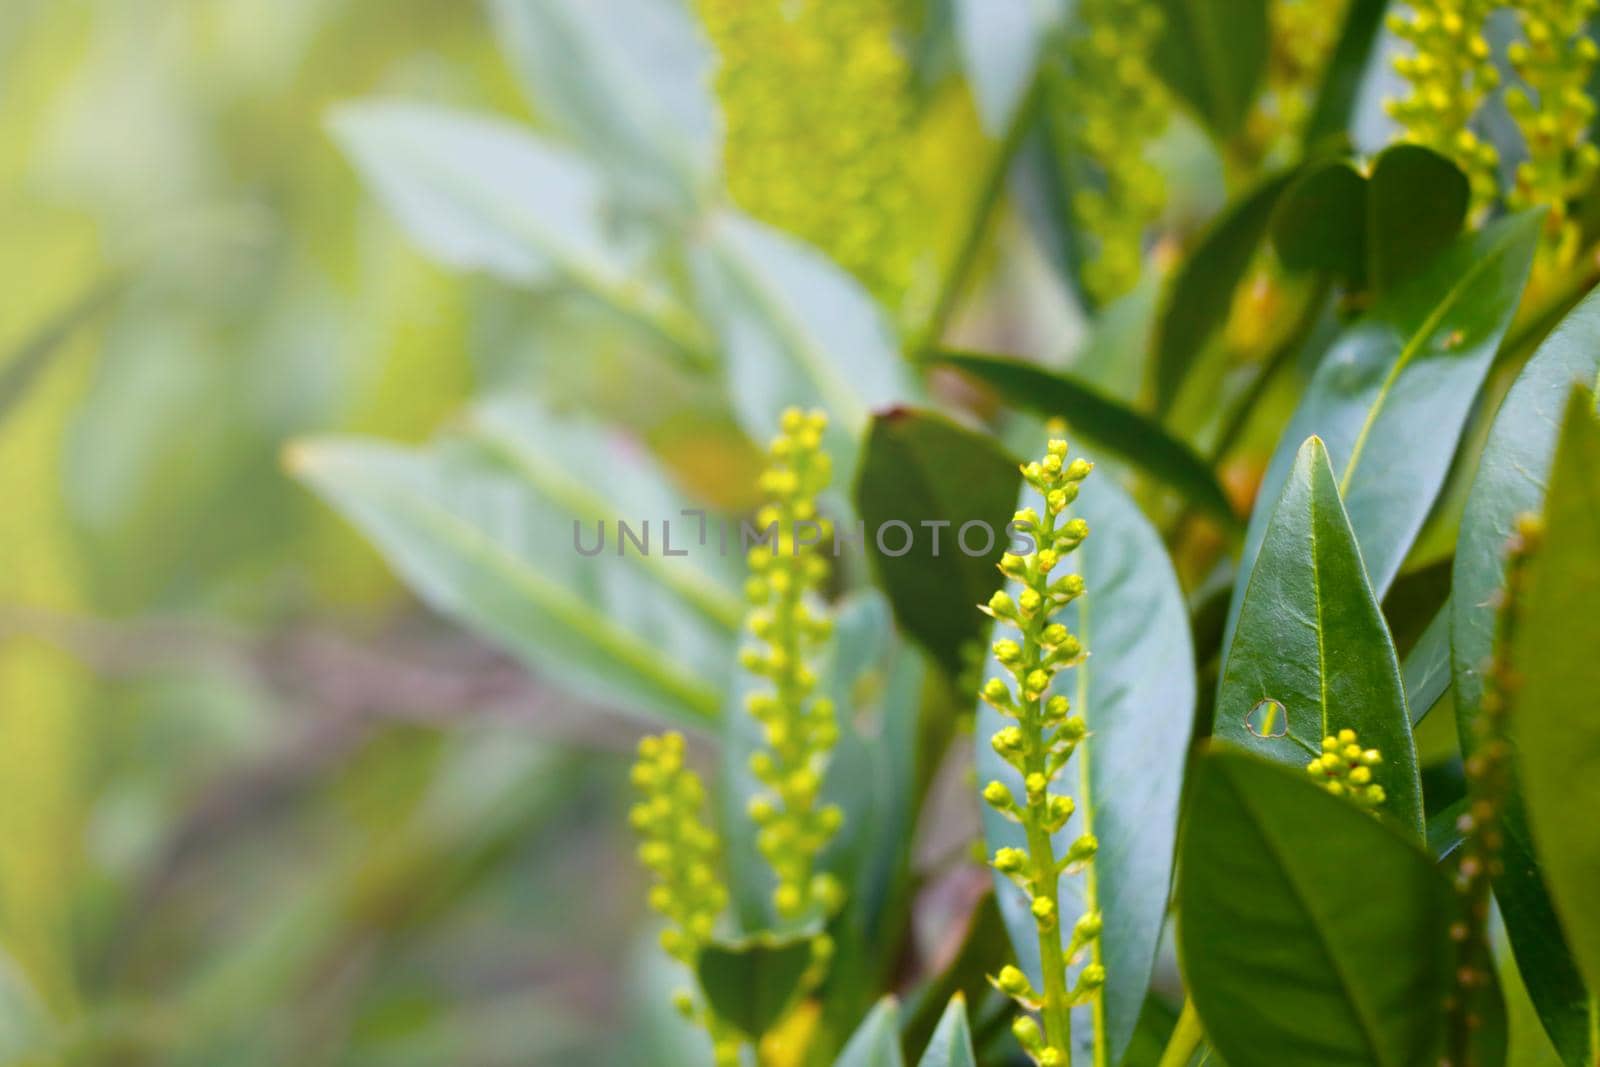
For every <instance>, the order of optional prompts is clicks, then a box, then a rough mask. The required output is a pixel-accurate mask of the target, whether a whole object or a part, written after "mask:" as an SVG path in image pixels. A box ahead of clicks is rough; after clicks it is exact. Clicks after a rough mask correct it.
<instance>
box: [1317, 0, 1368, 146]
mask: <svg viewBox="0 0 1600 1067" xmlns="http://www.w3.org/2000/svg"><path fill="white" fill-rule="evenodd" d="M1388 6H1389V4H1388V0H1352V2H1351V3H1350V5H1349V8H1348V9H1347V11H1346V13H1345V17H1344V30H1343V32H1341V33H1340V35H1339V43H1338V45H1337V46H1336V47H1335V48H1334V52H1333V57H1332V59H1331V60H1329V62H1328V69H1327V70H1326V71H1325V72H1324V73H1323V76H1322V90H1321V92H1319V93H1318V94H1317V101H1316V104H1315V105H1314V106H1313V108H1312V112H1311V119H1310V121H1309V122H1307V123H1306V129H1305V136H1304V138H1303V143H1304V146H1305V148H1306V149H1307V150H1308V151H1309V150H1312V149H1314V148H1315V147H1316V146H1317V145H1319V144H1322V143H1324V142H1326V141H1330V140H1334V139H1342V138H1347V137H1348V136H1349V134H1350V128H1351V124H1352V122H1353V121H1354V118H1355V110H1356V100H1357V98H1358V97H1359V96H1360V93H1361V83H1362V80H1363V78H1364V77H1365V75H1366V73H1367V67H1368V65H1369V64H1370V63H1371V61H1372V55H1373V52H1374V51H1376V48H1377V43H1378V41H1379V39H1380V38H1381V37H1382V29H1383V15H1384V12H1385V11H1386V10H1388Z"/></svg>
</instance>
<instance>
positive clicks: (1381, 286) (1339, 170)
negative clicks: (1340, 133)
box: [1272, 144, 1469, 293]
mask: <svg viewBox="0 0 1600 1067" xmlns="http://www.w3.org/2000/svg"><path fill="white" fill-rule="evenodd" d="M1468 199H1469V190H1468V188H1467V179H1466V175H1464V174H1462V173H1461V171H1460V170H1459V169H1458V168H1457V167H1456V165H1455V164H1454V163H1452V162H1450V161H1449V160H1448V159H1446V158H1444V157H1443V156H1441V155H1438V154H1437V153H1435V152H1431V151H1429V150H1428V149H1426V148H1423V147H1421V146H1420V145H1413V144H1397V145H1393V146H1391V147H1389V148H1386V149H1384V150H1383V152H1381V153H1379V155H1378V158H1377V160H1376V161H1375V162H1374V163H1373V165H1372V176H1371V178H1367V177H1364V176H1363V172H1362V171H1361V170H1360V169H1359V168H1358V167H1357V166H1356V164H1355V163H1353V162H1350V161H1347V160H1340V161H1337V162H1333V163H1328V164H1325V165H1323V166H1321V167H1319V168H1317V169H1315V170H1313V171H1311V172H1310V173H1308V174H1306V175H1305V176H1304V177H1302V178H1300V179H1299V180H1298V181H1296V182H1295V183H1294V185H1293V186H1291V187H1290V188H1289V190H1288V191H1287V192H1286V193H1285V194H1284V196H1283V199H1282V202H1281V203H1280V204H1279V206H1278V210H1277V213H1276V214H1275V215H1274V216H1273V219H1272V239H1273V243H1274V245H1276V247H1277V249H1278V256H1279V258H1281V259H1282V260H1283V263H1284V265H1285V266H1287V267H1289V268H1290V269H1291V270H1321V271H1327V272H1329V273H1332V274H1336V275H1338V276H1340V277H1341V278H1342V279H1343V280H1344V282H1345V284H1346V285H1347V286H1349V287H1350V288H1351V289H1371V290H1372V291H1374V292H1377V293H1383V292H1387V291H1388V290H1389V289H1391V288H1393V287H1394V286H1395V285H1396V284H1398V283H1399V282H1401V281H1403V280H1404V279H1406V278H1409V277H1412V276H1414V275H1416V274H1418V273H1420V272H1421V271H1422V270H1423V269H1424V268H1425V267H1426V266H1427V264H1428V263H1429V262H1430V261H1431V260H1432V259H1433V258H1434V257H1435V256H1437V255H1438V254H1439V253H1440V252H1442V251H1444V250H1445V249H1446V248H1448V247H1449V246H1450V242H1451V241H1453V240H1454V239H1455V237H1456V235H1457V234H1458V233H1460V232H1461V225H1462V223H1464V222H1465V221H1466V218H1467V201H1468Z"/></svg>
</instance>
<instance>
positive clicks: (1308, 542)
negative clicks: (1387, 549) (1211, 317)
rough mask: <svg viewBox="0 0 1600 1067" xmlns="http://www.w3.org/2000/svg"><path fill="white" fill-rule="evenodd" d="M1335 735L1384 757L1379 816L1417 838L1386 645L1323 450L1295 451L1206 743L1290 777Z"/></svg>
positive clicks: (1415, 804)
mask: <svg viewBox="0 0 1600 1067" xmlns="http://www.w3.org/2000/svg"><path fill="white" fill-rule="evenodd" d="M1342 729H1351V730H1354V731H1356V733H1357V734H1359V735H1360V737H1361V744H1362V745H1363V746H1365V747H1367V748H1376V749H1379V750H1380V751H1382V753H1383V764H1382V765H1381V766H1380V767H1379V768H1378V769H1377V770H1376V772H1375V777H1376V780H1377V781H1378V782H1379V783H1380V784H1381V785H1382V786H1383V787H1384V789H1385V791H1387V793H1388V795H1389V799H1388V802H1387V804H1386V805H1385V806H1384V811H1385V812H1386V813H1387V814H1389V815H1392V816H1393V817H1394V818H1395V820H1396V821H1397V822H1398V823H1399V824H1400V825H1401V826H1403V827H1405V828H1407V829H1408V830H1410V831H1411V832H1413V833H1414V834H1415V835H1416V836H1417V838H1418V840H1421V838H1422V780H1421V778H1420V776H1419V775H1418V772H1417V752H1416V746H1415V744H1414V742H1413V740H1412V737H1411V719H1410V716H1409V715H1408V714H1407V712H1406V697H1405V690H1404V687H1403V685H1402V682H1401V678H1400V665H1399V662H1398V660H1397V659H1396V656H1395V651H1394V643H1393V641H1391V640H1390V637H1389V629H1388V627H1387V626H1386V625H1385V624H1384V621H1383V613H1382V612H1381V611H1380V610H1379V608H1378V601H1377V598H1376V597H1374V596H1373V594H1372V588H1371V587H1370V586H1369V585H1368V584H1367V576H1366V571H1365V569H1364V568H1363V567H1362V563H1361V550H1360V549H1359V548H1358V547H1357V545H1356V538H1355V532H1354V531H1353V530H1352V529H1351V528H1350V520H1349V518H1348V517H1347V516H1346V515H1345V511H1344V506H1343V505H1342V504H1341V503H1340V500H1339V488H1338V486H1337V485H1336V484H1335V482H1334V479H1333V468H1332V467H1330V466H1329V465H1328V455H1327V452H1326V451H1325V450H1324V449H1323V447H1322V442H1321V441H1319V440H1317V439H1316V438H1315V437H1313V438H1311V439H1310V440H1308V441H1306V443H1305V445H1304V446H1303V447H1302V448H1301V449H1300V453H1299V456H1298V457H1297V459H1296V461H1295V465H1294V470H1293V471H1292V472H1291V473H1290V477H1289V481H1288V483H1287V484H1286V485H1285V486H1284V489H1283V493H1282V495H1281V497H1280V498H1279V500H1278V503H1277V506H1276V507H1275V508H1273V511H1272V518H1271V521H1270V522H1269V523H1268V525H1267V529H1266V534H1265V536H1264V537H1263V539H1262V542H1261V553H1260V555H1259V556H1257V558H1256V565H1255V569H1254V570H1253V571H1252V572H1251V574H1250V583H1249V586H1248V587H1247V588H1246V589H1245V592H1244V598H1243V609H1242V610H1241V611H1240V614H1239V626H1238V629H1237V630H1235V631H1234V638H1233V643H1232V647H1231V648H1230V650H1229V654H1228V660H1227V668H1226V671H1225V672H1224V674H1223V676H1222V683H1221V686H1220V687H1219V689H1218V692H1217V711H1216V720H1215V723H1214V725H1213V727H1212V733H1213V735H1214V736H1216V737H1219V738H1222V739H1223V740H1226V741H1231V742H1233V743H1235V744H1237V745H1239V746H1240V747H1242V748H1247V749H1249V750H1251V751H1252V752H1256V753H1258V754H1261V755H1264V756H1267V757H1269V758H1271V759H1273V760H1275V761H1277V762H1279V763H1283V764H1286V765H1288V766H1291V767H1294V768H1296V769H1299V768H1302V767H1304V766H1305V764H1306V763H1307V762H1309V761H1310V760H1311V759H1312V758H1313V757H1314V756H1318V755H1321V753H1322V739H1323V738H1324V737H1326V736H1327V735H1329V734H1335V733H1338V732H1339V731H1340V730H1342Z"/></svg>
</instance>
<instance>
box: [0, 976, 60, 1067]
mask: <svg viewBox="0 0 1600 1067" xmlns="http://www.w3.org/2000/svg"><path fill="white" fill-rule="evenodd" d="M54 1030H55V1024H54V1023H53V1022H52V1021H51V1019H50V1015H49V1013H48V1012H47V1011H46V1010H45V1006H44V1004H43V1003H41V1002H40V1000H39V997H38V994H37V993H35V992H34V990H33V988H32V986H31V985H30V984H29V982H28V979H27V976H26V975H24V974H23V973H22V972H21V971H20V970H19V969H18V968H17V967H16V965H15V964H14V963H12V961H11V958H10V957H9V956H8V955H7V954H6V953H5V952H3V951H0V1063H5V1064H24V1063H32V1062H35V1061H34V1060H32V1059H31V1056H32V1055H37V1054H38V1053H39V1051H40V1050H41V1049H42V1048H44V1047H48V1042H50V1041H51V1040H52V1039H53V1037H54V1036H55V1035H54V1033H53V1031H54Z"/></svg>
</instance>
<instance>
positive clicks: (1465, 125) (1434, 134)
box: [1386, 0, 1500, 212]
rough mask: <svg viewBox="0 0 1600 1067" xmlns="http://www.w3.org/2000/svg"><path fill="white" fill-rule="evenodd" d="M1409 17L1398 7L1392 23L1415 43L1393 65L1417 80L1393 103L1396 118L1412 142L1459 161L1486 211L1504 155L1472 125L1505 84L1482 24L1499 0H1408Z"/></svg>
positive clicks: (1476, 208)
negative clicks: (1491, 95) (1485, 102)
mask: <svg viewBox="0 0 1600 1067" xmlns="http://www.w3.org/2000/svg"><path fill="white" fill-rule="evenodd" d="M1407 3H1408V4H1409V6H1410V8H1411V13H1410V15H1409V16H1407V15H1405V14H1401V13H1400V12H1394V13H1392V14H1391V15H1390V16H1389V28H1390V30H1391V31H1393V32H1394V34H1395V35H1396V36H1397V37H1400V38H1402V39H1403V40H1405V41H1407V42H1409V43H1410V44H1411V46H1412V53H1411V54H1410V55H1402V56H1397V57H1396V58H1395V61H1394V66H1395V70H1396V71H1398V72H1399V73H1400V75H1401V76H1402V77H1403V78H1405V79H1406V81H1408V82H1410V83H1411V94H1410V95H1409V96H1407V97H1406V98H1405V99H1403V100H1390V101H1388V102H1387V104H1386V107H1387V109H1388V112H1389V114H1390V116H1391V117H1393V118H1394V119H1395V120H1396V121H1397V122H1399V123H1400V125H1401V126H1403V127H1405V137H1406V139H1407V140H1409V141H1412V142H1415V143H1416V144H1420V145H1422V146H1424V147H1426V148H1431V149H1433V150H1434V151H1435V152H1438V153H1439V154H1440V155H1442V156H1445V157H1446V158H1448V159H1453V160H1454V161H1455V162H1456V164H1457V165H1458V166H1459V167H1460V168H1461V169H1462V171H1463V172H1464V173H1465V174H1466V175H1467V180H1468V181H1469V182H1470V184H1471V187H1472V204H1473V208H1474V211H1475V212H1481V211H1482V210H1483V209H1485V208H1487V207H1488V205H1489V204H1490V203H1491V202H1493V200H1494V198H1495V190H1496V184H1497V183H1496V180H1495V168H1496V166H1497V165H1498V163H1499V158H1500V157H1499V153H1498V152H1496V151H1495V148H1494V146H1493V145H1491V144H1489V143H1488V142H1487V141H1484V140H1482V139H1481V138H1479V137H1478V135H1477V134H1476V133H1474V132H1473V131H1472V129H1471V128H1470V124H1471V122H1472V117H1473V115H1475V114H1476V113H1477V110H1478V106H1479V105H1480V104H1481V103H1482V102H1483V100H1484V98H1485V97H1486V96H1487V95H1488V94H1489V93H1491V92H1493V91H1494V89H1495V88H1496V86H1498V85H1499V83H1500V72H1499V71H1498V70H1497V69H1496V68H1495V65H1494V61H1493V60H1492V59H1491V58H1490V55H1489V41H1488V39H1487V38H1486V37H1485V36H1484V32H1483V30H1484V21H1485V20H1486V19H1487V18H1488V15H1489V13H1490V12H1491V11H1492V10H1494V8H1495V7H1496V6H1497V0H1407Z"/></svg>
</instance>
